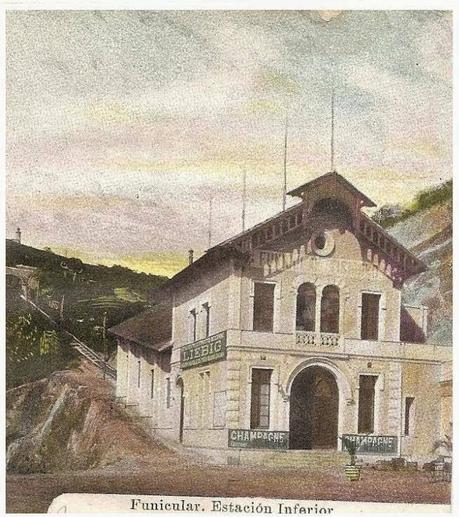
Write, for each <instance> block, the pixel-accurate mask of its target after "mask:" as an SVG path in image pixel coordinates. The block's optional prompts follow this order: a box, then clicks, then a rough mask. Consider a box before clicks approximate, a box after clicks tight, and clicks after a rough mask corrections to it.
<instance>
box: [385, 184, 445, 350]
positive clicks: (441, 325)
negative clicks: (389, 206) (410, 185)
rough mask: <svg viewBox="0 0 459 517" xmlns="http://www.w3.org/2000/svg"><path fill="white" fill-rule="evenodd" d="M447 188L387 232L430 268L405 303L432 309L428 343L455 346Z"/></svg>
mask: <svg viewBox="0 0 459 517" xmlns="http://www.w3.org/2000/svg"><path fill="white" fill-rule="evenodd" d="M445 185H446V187H443V188H440V189H434V192H436V194H435V195H432V196H430V197H429V196H428V195H426V196H425V197H426V198H427V199H429V200H430V202H429V203H426V205H427V206H425V205H422V204H418V208H417V209H414V208H411V209H410V214H409V215H407V216H406V217H401V218H400V219H399V220H398V221H396V222H395V223H394V224H393V225H389V227H388V228H387V230H388V231H389V233H391V234H392V235H393V236H394V237H395V238H396V239H397V240H399V241H400V242H401V243H402V244H403V245H404V246H406V247H407V248H408V249H409V250H411V251H412V252H413V253H414V254H415V255H417V256H418V257H419V258H420V259H421V260H422V261H423V262H424V263H425V264H426V266H427V271H426V272H424V273H421V274H420V275H418V276H416V277H415V278H413V279H410V280H409V281H408V282H406V284H405V288H404V294H403V301H404V302H405V303H407V304H413V305H425V306H426V307H428V308H429V319H428V335H427V341H428V342H430V343H436V344H440V345H451V344H452V282H453V279H452V276H453V275H452V258H453V251H452V189H451V183H450V182H448V183H447V184H445ZM427 194H428V193H427ZM418 199H419V196H418ZM432 200H433V202H432ZM413 205H414V206H416V203H413ZM413 205H412V206H413Z"/></svg>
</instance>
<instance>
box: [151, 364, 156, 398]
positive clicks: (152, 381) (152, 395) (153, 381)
mask: <svg viewBox="0 0 459 517" xmlns="http://www.w3.org/2000/svg"><path fill="white" fill-rule="evenodd" d="M154 396H155V371H154V370H151V380H150V398H151V399H152V400H153V398H154Z"/></svg>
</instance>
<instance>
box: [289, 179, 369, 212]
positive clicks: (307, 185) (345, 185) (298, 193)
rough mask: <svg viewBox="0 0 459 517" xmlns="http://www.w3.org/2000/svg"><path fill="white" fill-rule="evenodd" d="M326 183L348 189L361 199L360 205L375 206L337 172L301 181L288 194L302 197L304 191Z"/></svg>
mask: <svg viewBox="0 0 459 517" xmlns="http://www.w3.org/2000/svg"><path fill="white" fill-rule="evenodd" d="M327 183H329V184H330V186H331V187H332V188H333V187H335V186H336V185H340V186H342V187H343V188H345V189H347V190H349V191H350V192H351V193H352V194H353V195H354V196H355V197H357V198H359V199H360V200H361V201H362V206H368V207H375V206H376V203H375V202H374V201H372V200H371V199H370V198H369V197H367V196H366V195H365V194H364V193H363V192H360V190H358V189H357V188H355V187H354V185H352V183H350V182H349V181H348V180H347V179H346V178H345V177H344V176H341V175H340V174H338V173H337V172H335V171H334V172H327V174H323V175H322V176H319V177H318V178H315V179H313V180H311V181H308V182H307V183H303V185H300V186H299V187H296V188H294V189H293V190H291V191H290V192H288V195H289V196H298V197H303V195H304V193H305V192H309V191H312V190H315V189H317V188H318V187H319V186H321V185H326V184H327Z"/></svg>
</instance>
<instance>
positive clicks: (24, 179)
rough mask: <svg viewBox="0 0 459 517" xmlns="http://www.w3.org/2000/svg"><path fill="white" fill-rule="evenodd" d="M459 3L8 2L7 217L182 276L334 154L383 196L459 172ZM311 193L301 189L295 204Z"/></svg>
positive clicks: (89, 253) (404, 194)
mask: <svg viewBox="0 0 459 517" xmlns="http://www.w3.org/2000/svg"><path fill="white" fill-rule="evenodd" d="M451 39H452V15H451V13H450V12H440V11H16V12H15V11H9V12H7V16H6V126H7V135H6V172H7V180H6V188H7V196H6V234H7V237H13V236H14V233H15V229H16V227H17V226H20V227H21V230H22V233H23V242H24V243H25V244H28V245H32V246H36V247H40V248H43V247H50V248H51V249H52V250H54V251H56V252H59V253H63V254H67V255H68V256H78V257H80V258H82V259H83V260H86V261H89V262H93V263H101V264H107V265H111V264H121V265H124V266H127V267H131V268H132V269H135V270H138V271H146V272H151V273H156V274H163V275H168V276H170V275H172V274H174V273H176V272H177V271H179V270H180V269H182V268H183V267H184V266H185V265H186V263H187V255H188V250H189V249H194V250H195V256H199V255H200V254H201V253H203V252H204V250H205V249H206V248H207V247H208V245H209V200H210V199H211V198H212V217H211V221H212V224H211V236H210V237H211V238H210V244H211V245H215V244H217V243H218V242H220V241H222V240H224V239H226V238H228V237H231V236H232V235H234V234H235V233H238V232H239V231H240V230H241V208H242V177H243V174H244V171H245V172H246V177H247V208H246V214H247V215H246V227H248V226H251V225H253V224H256V223H258V222H260V221H262V220H263V219H265V218H267V217H270V216H272V215H273V214H275V213H277V212H279V211H280V210H281V208H282V184H283V160H284V133H285V123H286V117H288V150H287V177H288V188H289V189H292V188H294V187H296V186H298V185H301V184H302V183H305V182H306V181H310V180H311V179H314V178H316V177H318V176H320V175H321V174H324V173H326V172H328V171H329V170H330V167H331V165H330V127H331V109H330V105H331V91H332V89H334V90H335V168H336V170H337V171H338V172H339V173H340V174H342V175H343V176H345V177H346V178H347V179H348V180H349V181H351V182H352V183H354V184H355V186H356V187H357V188H359V189H360V190H362V191H363V192H364V193H365V194H366V195H368V196H369V197H370V198H371V199H373V200H374V201H375V202H376V203H377V205H378V206H381V205H383V204H387V203H402V204H405V203H408V202H409V201H410V200H411V199H412V197H413V196H414V195H415V194H416V193H417V192H419V191H420V190H422V189H425V188H428V187H430V186H433V185H437V184H439V183H441V182H443V181H445V180H447V179H449V178H450V177H451V175H452V50H451V47H452V42H451ZM297 201H298V200H295V199H293V198H292V199H289V200H288V206H289V205H291V204H294V203H296V202H297Z"/></svg>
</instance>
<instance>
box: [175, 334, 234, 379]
mask: <svg viewBox="0 0 459 517" xmlns="http://www.w3.org/2000/svg"><path fill="white" fill-rule="evenodd" d="M223 359H226V331H225V332H220V333H218V334H215V335H213V336H210V337H207V338H205V339H201V340H200V341H196V342H195V343H191V344H189V345H185V346H184V347H183V348H182V349H181V351H180V367H181V368H182V370H185V369H187V368H193V367H194V366H202V365H204V364H209V363H215V362H216V361H222V360H223Z"/></svg>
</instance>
